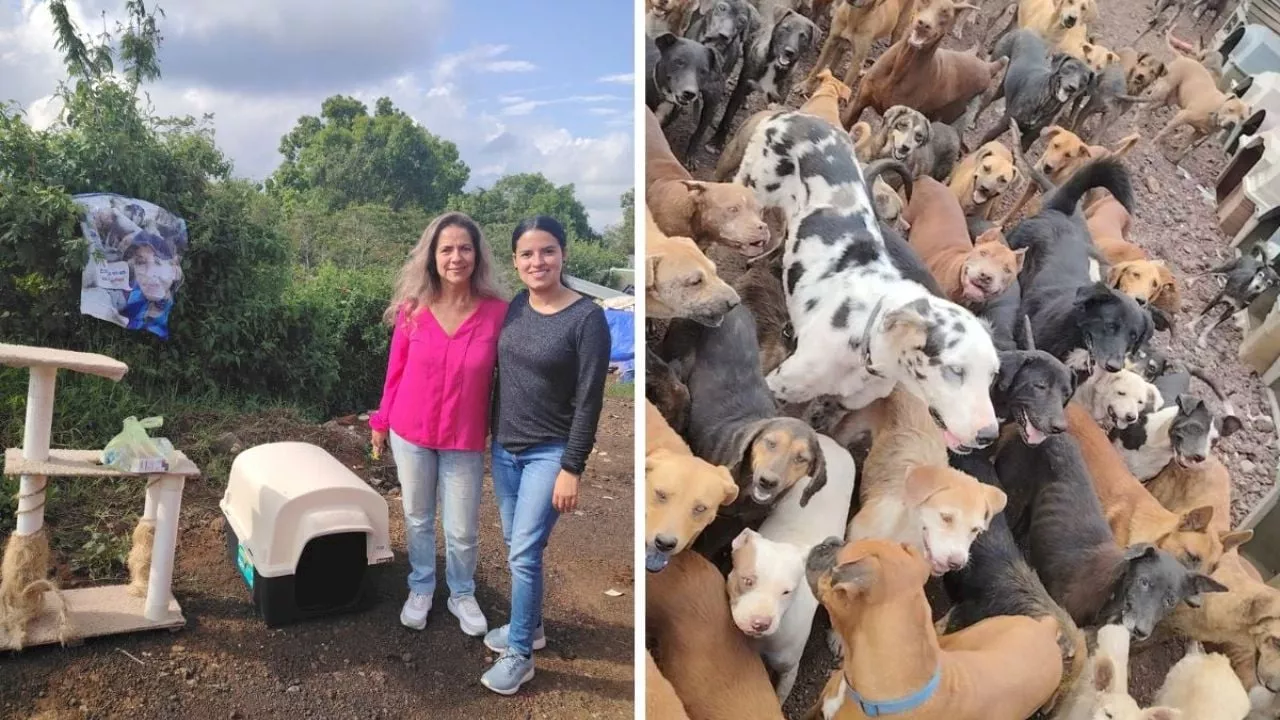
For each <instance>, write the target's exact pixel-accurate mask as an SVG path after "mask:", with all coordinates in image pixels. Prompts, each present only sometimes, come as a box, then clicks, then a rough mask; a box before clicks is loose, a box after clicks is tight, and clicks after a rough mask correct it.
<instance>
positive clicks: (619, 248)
mask: <svg viewBox="0 0 1280 720" xmlns="http://www.w3.org/2000/svg"><path fill="white" fill-rule="evenodd" d="M620 203H621V205H622V221H621V222H619V223H618V224H617V225H611V226H609V227H607V228H605V231H604V242H603V244H604V246H605V247H606V248H608V249H610V250H613V251H615V252H619V253H624V254H627V255H631V254H633V253H635V251H636V190H635V188H631V189H630V190H628V191H626V192H624V193H622V198H621V201H620Z"/></svg>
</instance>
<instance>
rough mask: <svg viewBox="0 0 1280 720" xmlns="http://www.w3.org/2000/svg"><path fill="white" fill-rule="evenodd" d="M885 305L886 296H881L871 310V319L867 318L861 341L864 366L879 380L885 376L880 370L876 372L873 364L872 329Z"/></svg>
mask: <svg viewBox="0 0 1280 720" xmlns="http://www.w3.org/2000/svg"><path fill="white" fill-rule="evenodd" d="M883 305H884V296H883V295H882V296H880V299H879V300H877V301H876V304H875V307H873V308H871V317H869V318H867V326H866V327H865V328H863V329H862V340H861V342H862V366H863V368H864V369H865V370H866V371H867V372H869V373H871V374H872V375H874V376H875V377H878V378H882V377H884V375H883V374H882V373H880V372H879V371H878V370H876V369H875V367H874V366H873V365H872V364H871V328H873V327H875V325H876V320H878V319H879V318H880V308H881V306H883Z"/></svg>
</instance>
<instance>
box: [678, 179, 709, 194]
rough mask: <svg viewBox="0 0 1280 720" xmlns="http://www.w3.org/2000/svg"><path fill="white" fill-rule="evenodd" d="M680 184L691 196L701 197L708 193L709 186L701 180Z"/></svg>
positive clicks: (686, 181) (685, 181) (681, 182)
mask: <svg viewBox="0 0 1280 720" xmlns="http://www.w3.org/2000/svg"><path fill="white" fill-rule="evenodd" d="M680 184H681V185H684V187H685V189H686V190H688V191H689V194H690V195H694V196H700V195H702V194H703V193H705V192H706V191H707V184H706V183H704V182H703V181H701V180H681V181H680Z"/></svg>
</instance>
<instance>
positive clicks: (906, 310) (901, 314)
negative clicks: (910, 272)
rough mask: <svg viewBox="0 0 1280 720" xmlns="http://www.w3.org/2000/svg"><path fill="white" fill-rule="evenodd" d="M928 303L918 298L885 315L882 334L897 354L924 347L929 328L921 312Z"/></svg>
mask: <svg viewBox="0 0 1280 720" xmlns="http://www.w3.org/2000/svg"><path fill="white" fill-rule="evenodd" d="M928 303H929V300H928V299H927V298H920V299H919V300H913V301H911V302H909V303H907V304H906V305H903V306H902V307H900V308H897V309H894V310H890V311H889V312H887V313H885V316H884V332H885V334H886V335H887V336H888V338H889V341H890V343H892V345H893V347H894V348H895V349H896V350H897V351H898V352H899V353H906V352H909V351H913V350H919V349H921V348H923V347H924V344H925V341H926V340H927V339H928V332H929V328H928V325H927V323H926V322H925V319H924V316H923V312H924V310H925V308H927V307H928ZM922 306H923V307H922Z"/></svg>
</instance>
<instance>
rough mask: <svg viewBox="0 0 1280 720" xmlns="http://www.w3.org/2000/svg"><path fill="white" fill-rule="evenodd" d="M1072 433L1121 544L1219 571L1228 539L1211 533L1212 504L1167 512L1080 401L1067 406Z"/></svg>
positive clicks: (1103, 509)
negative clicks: (1143, 547)
mask: <svg viewBox="0 0 1280 720" xmlns="http://www.w3.org/2000/svg"><path fill="white" fill-rule="evenodd" d="M1067 432H1069V433H1071V435H1072V436H1073V437H1074V438H1075V439H1076V442H1078V443H1079V444H1080V453H1081V454H1082V455H1083V456H1084V461H1085V465H1087V466H1088V469H1089V476H1090V478H1092V480H1093V489H1094V492H1096V493H1097V494H1098V500H1099V501H1100V502H1101V503H1102V511H1103V514H1104V515H1105V516H1106V518H1107V524H1108V525H1110V526H1111V533H1112V535H1114V536H1115V540H1116V544H1117V545H1119V546H1121V547H1125V546H1128V545H1132V544H1135V543H1143V542H1147V543H1152V544H1154V545H1155V546H1156V547H1158V548H1160V549H1162V550H1166V551H1168V552H1169V553H1170V554H1171V555H1173V556H1174V557H1175V558H1177V559H1178V561H1179V562H1181V563H1182V564H1183V565H1186V566H1187V567H1189V568H1192V569H1195V570H1198V571H1200V572H1205V573H1207V572H1210V571H1211V570H1212V569H1213V567H1214V566H1215V565H1216V564H1217V562H1218V559H1219V558H1221V557H1222V552H1223V544H1222V539H1223V538H1222V536H1221V535H1220V533H1217V532H1211V531H1210V530H1209V529H1208V528H1209V524H1210V522H1211V521H1212V520H1213V514H1214V512H1213V506H1212V505H1202V506H1200V507H1197V508H1194V509H1191V510H1188V511H1186V512H1184V513H1175V512H1172V511H1170V510H1167V509H1165V508H1164V507H1163V506H1162V505H1160V503H1159V502H1157V501H1156V499H1155V498H1154V497H1152V496H1151V493H1149V492H1147V489H1146V488H1144V487H1143V486H1142V483H1140V482H1138V479H1137V478H1135V477H1134V476H1133V474H1132V473H1131V472H1129V469H1128V468H1127V467H1125V464H1124V459H1123V458H1121V457H1120V453H1119V452H1118V451H1117V450H1116V449H1115V447H1113V446H1112V445H1111V442H1110V441H1109V440H1108V439H1107V434H1106V433H1105V432H1103V431H1102V428H1101V427H1099V426H1098V423H1097V422H1096V421H1094V419H1093V418H1091V417H1089V413H1088V412H1087V411H1086V410H1085V409H1084V408H1083V407H1081V406H1080V404H1079V403H1076V402H1074V401H1072V402H1071V403H1069V404H1068V405H1067Z"/></svg>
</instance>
